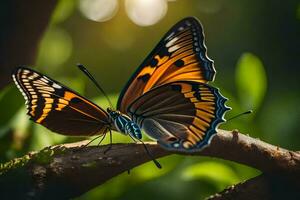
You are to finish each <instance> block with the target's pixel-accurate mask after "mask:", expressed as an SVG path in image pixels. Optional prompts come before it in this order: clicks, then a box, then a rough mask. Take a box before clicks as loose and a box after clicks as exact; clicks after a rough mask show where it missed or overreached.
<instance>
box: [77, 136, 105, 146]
mask: <svg viewBox="0 0 300 200" xmlns="http://www.w3.org/2000/svg"><path fill="white" fill-rule="evenodd" d="M104 136H105V135H104ZM100 137H102V135H99V136H97V137H95V138H93V139H92V140H90V141H89V142H88V143H87V144H85V145H83V146H81V147H80V148H79V150H82V149H84V148H85V147H87V146H89V145H90V144H91V143H92V142H94V141H95V140H97V139H99V138H100ZM101 140H103V139H101Z"/></svg>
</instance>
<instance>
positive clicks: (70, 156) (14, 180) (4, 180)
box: [0, 130, 300, 199]
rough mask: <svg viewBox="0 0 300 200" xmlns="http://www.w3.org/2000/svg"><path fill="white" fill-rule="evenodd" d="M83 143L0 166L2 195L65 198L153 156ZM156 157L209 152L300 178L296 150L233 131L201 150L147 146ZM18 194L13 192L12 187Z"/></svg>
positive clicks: (132, 147)
mask: <svg viewBox="0 0 300 200" xmlns="http://www.w3.org/2000/svg"><path fill="white" fill-rule="evenodd" d="M81 145H83V143H73V144H65V145H59V146H53V147H48V148H45V149H43V150H41V151H40V152H36V153H31V154H28V155H25V156H24V157H22V158H18V159H15V160H12V161H10V162H8V163H6V164H3V165H1V167H0V192H1V196H2V195H3V196H5V195H8V196H7V197H9V198H12V194H13V195H17V196H16V197H18V195H22V197H24V196H26V197H27V198H29V199H41V198H42V199H53V198H56V199H66V198H72V197H76V196H79V195H80V194H83V193H85V192H86V191H88V190H90V189H92V188H93V187H95V186H98V185H100V184H103V183H104V182H106V181H107V180H109V179H111V178H112V177H114V176H117V175H118V174H120V173H122V172H125V171H127V170H130V169H132V168H134V167H136V166H138V165H141V164H143V163H145V162H148V161H150V160H151V158H150V157H149V156H148V155H147V154H146V152H145V150H144V148H143V146H142V144H134V143H131V144H113V145H112V149H111V150H110V151H108V152H107V153H106V154H104V153H103V152H104V150H105V149H106V148H107V147H106V146H100V147H97V146H88V147H84V148H81ZM146 145H147V147H148V149H149V151H150V152H151V153H152V155H153V156H154V157H155V158H160V157H163V156H167V155H170V154H174V153H176V154H183V155H191V156H210V157H217V158H222V159H225V160H231V161H235V162H238V163H241V164H245V165H248V166H251V167H254V168H256V169H259V170H261V171H262V172H264V173H267V174H274V175H276V176H277V175H280V177H285V178H286V179H287V180H291V181H294V180H299V178H300V153H299V152H293V151H289V150H286V149H283V148H280V147H276V146H273V145H270V144H267V143H265V142H263V141H260V140H258V139H254V138H251V137H249V136H246V135H243V134H241V133H238V132H237V131H225V130H219V132H218V134H217V135H216V136H215V137H214V138H213V139H212V141H211V144H210V145H209V146H207V147H206V148H205V149H203V150H202V151H201V152H195V153H188V154H186V153H178V152H171V151H167V150H165V149H162V148H161V147H160V146H159V145H157V144H155V143H147V144H146ZM16 188H17V189H18V191H19V192H18V193H16V192H11V191H16Z"/></svg>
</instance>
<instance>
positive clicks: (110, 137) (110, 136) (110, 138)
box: [104, 128, 112, 154]
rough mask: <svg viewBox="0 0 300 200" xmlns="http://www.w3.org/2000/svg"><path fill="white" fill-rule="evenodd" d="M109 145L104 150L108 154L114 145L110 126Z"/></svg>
mask: <svg viewBox="0 0 300 200" xmlns="http://www.w3.org/2000/svg"><path fill="white" fill-rule="evenodd" d="M109 140H110V142H109V146H108V147H107V149H105V150H104V154H106V153H107V152H108V151H109V150H110V149H111V147H112V133H111V129H110V128H109Z"/></svg>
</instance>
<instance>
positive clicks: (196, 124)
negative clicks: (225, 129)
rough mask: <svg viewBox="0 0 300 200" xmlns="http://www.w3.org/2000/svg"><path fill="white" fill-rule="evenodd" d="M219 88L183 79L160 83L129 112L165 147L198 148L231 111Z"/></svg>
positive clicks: (130, 107) (205, 142)
mask: <svg viewBox="0 0 300 200" xmlns="http://www.w3.org/2000/svg"><path fill="white" fill-rule="evenodd" d="M225 101H226V98H224V97H223V96H222V95H221V94H220V93H219V91H218V89H216V88H214V87H212V86H209V85H207V84H205V83H197V82H190V81H180V82H174V83H169V84H166V85H163V86H159V87H157V88H154V89H152V90H150V91H149V92H147V93H145V94H144V95H142V96H141V97H139V98H138V99H136V100H135V101H134V102H133V103H132V104H131V105H130V106H129V107H128V111H127V113H128V114H129V115H130V116H131V117H132V119H133V120H134V121H136V122H137V124H139V126H140V127H141V128H143V129H144V131H145V132H146V133H147V134H148V135H149V136H150V137H152V138H154V139H155V140H157V141H158V143H159V144H161V145H162V146H163V147H165V148H167V149H169V150H176V151H187V152H188V151H197V150H199V149H201V147H203V146H204V145H207V144H208V143H209V141H210V139H211V138H212V136H213V135H214V134H215V133H216V128H217V126H218V124H219V123H221V122H224V119H223V116H224V113H225V112H226V111H227V110H229V108H228V107H226V106H225Z"/></svg>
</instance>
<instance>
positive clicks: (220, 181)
mask: <svg viewBox="0 0 300 200" xmlns="http://www.w3.org/2000/svg"><path fill="white" fill-rule="evenodd" d="M182 179H183V180H186V181H192V180H206V181H209V182H211V183H212V184H214V185H216V186H217V187H219V188H220V189H222V188H224V187H225V186H227V185H232V184H235V183H238V182H239V178H238V176H237V174H236V173H235V172H234V171H233V170H232V169H231V168H230V167H229V166H227V165H224V164H222V163H218V162H212V161H207V162H202V163H199V164H194V165H191V166H189V167H187V168H186V169H184V170H183V173H182Z"/></svg>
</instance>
